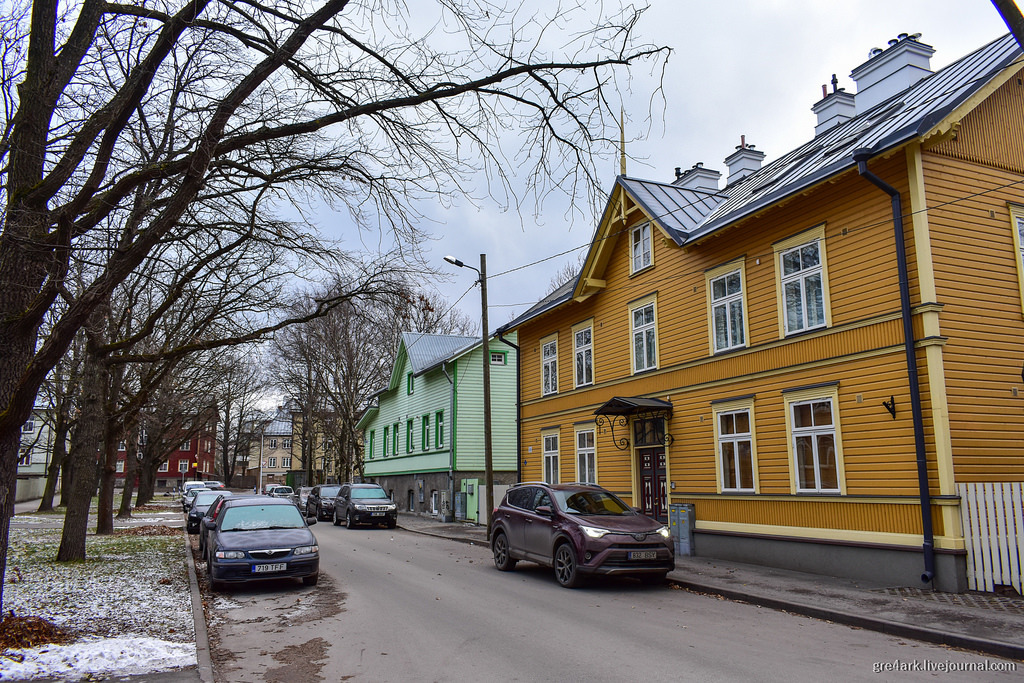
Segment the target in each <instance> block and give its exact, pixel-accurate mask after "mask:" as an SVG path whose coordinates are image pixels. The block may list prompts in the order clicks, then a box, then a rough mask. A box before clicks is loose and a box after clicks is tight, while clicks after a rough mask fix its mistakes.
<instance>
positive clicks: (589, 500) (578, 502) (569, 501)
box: [551, 490, 635, 516]
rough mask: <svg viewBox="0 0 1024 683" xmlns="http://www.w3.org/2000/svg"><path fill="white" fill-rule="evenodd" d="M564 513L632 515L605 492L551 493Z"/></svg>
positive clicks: (619, 502) (630, 511) (624, 505)
mask: <svg viewBox="0 0 1024 683" xmlns="http://www.w3.org/2000/svg"><path fill="white" fill-rule="evenodd" d="M551 494H552V495H553V496H554V498H555V500H556V501H557V502H558V505H559V507H561V508H562V509H563V510H565V511H566V512H568V513H570V514H573V515H616V516H622V515H632V514H635V513H634V512H633V510H632V509H631V508H630V507H629V506H628V505H626V504H625V503H623V502H622V501H621V500H619V499H618V498H616V497H615V496H613V495H612V494H610V493H608V492H607V491H598V490H587V491H552V492H551Z"/></svg>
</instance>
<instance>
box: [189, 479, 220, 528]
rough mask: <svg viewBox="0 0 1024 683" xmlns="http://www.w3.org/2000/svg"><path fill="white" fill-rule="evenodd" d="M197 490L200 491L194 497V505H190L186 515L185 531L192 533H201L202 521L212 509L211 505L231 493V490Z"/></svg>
mask: <svg viewBox="0 0 1024 683" xmlns="http://www.w3.org/2000/svg"><path fill="white" fill-rule="evenodd" d="M196 490H197V491H198V492H197V493H196V495H195V496H194V497H193V498H192V505H190V506H189V508H188V514H187V516H186V517H185V531H187V532H188V533H190V534H198V533H199V526H200V522H202V521H203V517H205V516H206V511H207V510H209V509H210V506H211V505H213V504H214V503H215V502H217V500H218V499H219V498H222V497H224V496H230V495H231V492H230V491H214V490H203V489H196Z"/></svg>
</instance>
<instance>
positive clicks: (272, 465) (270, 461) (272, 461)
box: [267, 456, 277, 468]
mask: <svg viewBox="0 0 1024 683" xmlns="http://www.w3.org/2000/svg"><path fill="white" fill-rule="evenodd" d="M267 467H270V468H276V467H277V458H275V457H274V456H270V457H269V458H267Z"/></svg>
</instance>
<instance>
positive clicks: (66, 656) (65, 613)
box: [0, 513, 196, 680]
mask: <svg viewBox="0 0 1024 683" xmlns="http://www.w3.org/2000/svg"><path fill="white" fill-rule="evenodd" d="M165 514H166V513H165ZM137 517H138V518H139V521H143V520H145V522H146V523H150V522H153V523H159V522H158V521H156V520H157V519H159V518H160V515H159V514H158V515H153V516H152V519H150V516H149V515H137ZM12 521H14V524H12V528H11V534H10V549H9V552H8V557H7V575H6V584H5V586H4V595H3V600H4V602H3V609H4V612H5V613H7V612H9V611H13V612H14V614H15V615H17V616H28V615H35V616H39V617H43V618H45V619H47V620H49V621H51V622H53V623H54V624H56V625H57V626H60V627H61V628H64V629H66V630H69V631H71V632H72V633H73V634H74V635H75V636H77V637H78V638H79V639H78V640H77V641H76V642H72V643H68V644H65V645H45V646H42V647H38V648H33V649H30V650H24V651H8V652H7V653H6V654H7V655H14V656H13V658H12V657H11V656H0V680H14V679H26V678H39V677H50V678H66V677H75V678H78V679H81V678H83V677H88V676H92V675H105V674H126V675H127V674H138V673H155V672H159V671H166V670H172V669H176V668H183V667H189V666H195V665H196V655H195V652H196V649H195V632H194V627H193V620H192V604H191V593H190V586H189V580H188V573H187V567H186V564H185V562H186V561H187V555H186V549H185V542H184V539H183V538H182V536H181V535H180V534H174V535H171V536H134V535H115V536H92V535H90V536H89V537H88V540H87V542H86V548H87V549H86V557H87V559H86V560H85V561H84V562H73V563H57V562H55V561H54V558H55V557H56V555H57V547H58V545H59V544H60V529H39V528H19V526H18V525H19V523H20V521H21V517H20V516H19V517H16V518H15V520H12ZM25 521H29V520H25ZM30 525H31V522H30ZM26 526H28V525H26ZM32 526H34V525H32ZM21 656H24V661H22V662H18V661H16V660H17V659H18V658H20V657H21Z"/></svg>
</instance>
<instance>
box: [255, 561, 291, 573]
mask: <svg viewBox="0 0 1024 683" xmlns="http://www.w3.org/2000/svg"><path fill="white" fill-rule="evenodd" d="M287 568H288V563H287V562H280V563H278V564H254V565H253V566H252V571H253V573H255V574H264V573H266V572H283V571H284V570H285V569H287Z"/></svg>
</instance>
